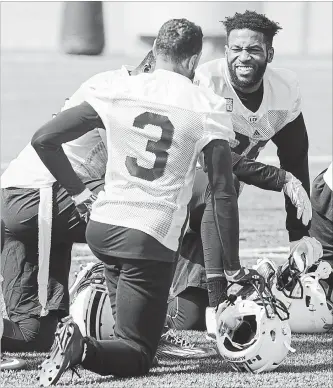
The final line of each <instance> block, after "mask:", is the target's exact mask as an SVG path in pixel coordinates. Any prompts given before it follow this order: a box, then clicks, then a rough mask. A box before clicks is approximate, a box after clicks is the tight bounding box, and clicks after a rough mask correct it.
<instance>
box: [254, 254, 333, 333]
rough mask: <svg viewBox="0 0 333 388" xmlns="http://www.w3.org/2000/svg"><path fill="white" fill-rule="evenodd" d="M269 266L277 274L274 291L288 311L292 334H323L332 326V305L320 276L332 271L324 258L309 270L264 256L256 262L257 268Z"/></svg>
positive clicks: (323, 276) (327, 274) (322, 277)
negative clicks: (278, 263) (302, 270)
mask: <svg viewBox="0 0 333 388" xmlns="http://www.w3.org/2000/svg"><path fill="white" fill-rule="evenodd" d="M267 266H270V268H273V270H274V272H275V275H274V277H273V282H272V293H273V294H274V296H275V297H276V298H277V299H279V300H280V301H282V302H283V304H284V305H285V306H286V307H287V309H288V311H289V315H290V317H289V324H290V328H291V331H292V332H293V333H323V332H327V331H328V330H329V329H330V328H332V327H333V304H332V302H331V301H329V300H327V298H326V294H325V291H324V288H323V287H322V285H321V283H320V279H327V278H328V277H329V275H330V273H331V271H332V268H331V266H330V265H329V264H328V263H327V262H325V261H319V262H317V263H316V264H315V265H313V266H312V267H310V268H308V269H307V270H306V272H305V273H304V272H299V271H298V270H297V268H295V267H294V268H292V267H291V266H286V265H282V266H280V267H279V268H277V267H276V266H275V265H274V263H273V262H272V261H270V260H268V259H264V260H262V261H260V262H259V263H258V264H257V271H258V272H259V273H260V271H261V269H260V268H264V267H267Z"/></svg>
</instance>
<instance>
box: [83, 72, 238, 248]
mask: <svg viewBox="0 0 333 388" xmlns="http://www.w3.org/2000/svg"><path fill="white" fill-rule="evenodd" d="M116 84H118V85H119V88H118V87H116ZM86 101H87V102H88V103H89V104H90V105H92V107H93V108H94V109H95V110H96V112H97V113H98V114H99V116H100V117H101V119H102V121H103V123H104V125H105V128H106V134H107V144H108V164H107V171H106V175H105V191H103V192H101V193H100V194H99V196H98V198H97V201H96V202H95V203H94V205H93V210H92V214H91V219H92V220H95V221H98V222H101V223H106V224H113V225H118V226H123V227H127V228H133V229H137V230H141V231H143V232H145V233H147V234H149V235H150V236H152V237H154V238H155V239H157V240H158V241H159V242H160V243H162V244H163V245H164V246H166V247H167V248H169V249H171V250H173V251H176V250H177V248H178V239H179V236H180V233H181V228H182V226H183V224H184V222H185V219H186V214H187V205H188V202H189V201H190V198H191V194H192V186H193V181H194V176H195V166H196V163H197V160H198V157H199V154H200V152H201V151H202V149H203V147H205V146H206V145H207V144H208V143H209V142H210V141H211V140H213V139H225V140H230V137H233V136H234V134H233V131H232V129H231V121H230V116H229V115H228V114H227V113H226V104H225V99H223V98H220V97H219V96H217V95H216V94H215V93H213V92H212V91H211V90H210V89H208V88H205V87H198V86H196V85H193V84H192V82H191V81H190V80H189V79H187V78H185V77H183V76H181V75H179V74H176V73H173V72H170V71H165V70H156V71H155V72H154V73H151V74H147V73H146V74H140V75H137V76H135V77H128V78H127V79H126V81H125V82H116V83H113V88H112V89H106V88H104V89H92V90H91V93H88V94H87V97H86Z"/></svg>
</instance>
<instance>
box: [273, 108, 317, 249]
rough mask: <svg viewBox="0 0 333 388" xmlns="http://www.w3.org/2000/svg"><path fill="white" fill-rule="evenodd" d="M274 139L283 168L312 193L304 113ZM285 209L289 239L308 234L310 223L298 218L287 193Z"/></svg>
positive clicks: (308, 192) (297, 238) (292, 239)
mask: <svg viewBox="0 0 333 388" xmlns="http://www.w3.org/2000/svg"><path fill="white" fill-rule="evenodd" d="M272 140H273V142H274V143H275V144H276V146H277V149H278V151H277V154H278V157H279V159H280V166H281V168H283V169H284V170H286V171H289V172H290V173H291V174H293V175H294V176H295V177H296V178H297V179H299V180H300V181H301V183H302V185H303V187H304V189H305V191H306V192H307V194H308V195H310V176H309V164H308V149H309V142H308V135H307V131H306V127H305V123H304V119H303V115H302V114H300V115H299V116H298V117H297V118H296V119H295V120H294V121H293V122H291V123H289V124H287V125H286V126H285V127H284V128H283V129H282V130H281V131H280V132H278V133H277V134H276V135H275V136H274V137H273V139H272ZM285 209H286V212H287V217H286V229H287V230H288V232H289V240H290V241H295V240H299V239H301V238H302V237H303V236H308V235H309V225H307V226H305V225H303V223H302V221H301V220H300V219H297V209H296V208H295V207H294V206H293V204H292V203H291V201H290V198H289V197H288V196H286V195H285Z"/></svg>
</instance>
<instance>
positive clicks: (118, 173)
mask: <svg viewBox="0 0 333 388" xmlns="http://www.w3.org/2000/svg"><path fill="white" fill-rule="evenodd" d="M202 37H203V35H202V31H201V28H200V27H198V26H196V25H195V24H193V23H191V22H189V21H187V20H186V19H173V20H170V21H168V22H166V23H165V24H164V25H163V26H162V28H161V29H160V31H159V33H158V36H157V39H156V42H155V46H154V50H155V54H156V68H155V71H154V72H153V73H152V74H141V75H138V76H137V77H128V78H127V79H124V80H120V81H119V82H115V83H114V84H113V85H112V87H104V88H103V87H102V88H98V89H91V90H88V91H87V94H86V101H85V102H84V103H82V104H81V105H80V106H78V107H75V108H72V109H70V110H68V111H66V112H62V113H60V114H59V115H58V116H57V117H56V118H55V119H54V120H53V121H50V122H49V123H47V124H45V125H44V126H43V127H42V128H40V129H39V130H38V131H37V132H36V134H35V135H34V136H33V139H32V145H33V147H34V148H35V150H36V152H37V153H38V155H39V157H40V158H41V159H42V161H43V162H44V164H45V165H46V167H47V168H48V169H49V170H50V171H51V172H52V175H53V176H54V177H55V178H56V179H57V181H58V182H59V183H60V184H61V185H62V186H63V187H64V188H65V189H66V190H67V191H68V193H69V194H70V195H71V196H73V197H74V198H76V199H77V198H78V197H79V198H80V201H78V202H80V203H82V202H86V204H87V203H88V202H89V200H90V199H91V193H90V192H89V190H88V189H87V188H86V187H85V185H84V184H83V182H82V181H81V180H80V179H79V177H78V176H77V175H76V173H75V171H74V170H73V168H72V166H71V165H70V163H69V161H68V158H67V157H66V155H65V154H64V153H63V152H62V146H61V144H62V143H63V142H65V141H69V140H72V139H74V138H77V137H80V136H82V135H83V134H84V133H87V132H89V131H91V130H92V129H93V128H96V127H99V128H104V129H105V131H106V134H107V140H108V141H107V148H108V163H107V169H106V174H105V187H104V191H103V192H101V193H100V194H99V195H98V198H97V200H96V201H95V202H94V203H93V204H92V211H91V215H90V220H89V222H88V225H87V230H86V238H87V242H88V244H89V246H90V248H91V250H92V251H93V253H94V254H95V256H97V257H98V258H99V259H100V260H101V261H102V262H103V263H104V274H105V277H106V284H107V287H108V290H109V294H110V297H111V295H112V294H115V295H116V322H115V331H114V334H115V335H114V336H115V338H114V339H113V340H110V341H98V340H96V339H94V338H92V337H83V336H82V334H81V333H80V330H79V327H78V325H77V324H75V322H74V321H73V320H72V318H70V317H69V318H68V319H65V320H64V321H63V322H62V323H61V324H59V325H58V328H57V332H56V335H55V336H56V338H55V341H54V344H53V347H52V351H51V353H50V355H49V357H48V358H47V359H46V360H45V361H44V362H43V364H42V366H41V371H40V376H39V377H40V383H41V384H42V385H44V386H49V385H51V384H55V383H56V382H57V381H58V380H59V378H60V377H61V375H62V374H63V373H64V372H65V371H66V370H67V369H69V368H75V367H76V366H78V365H80V364H81V365H82V366H83V367H85V368H86V369H89V370H91V371H94V372H96V373H99V374H100V375H114V376H118V377H129V376H141V375H144V374H146V373H147V372H148V371H149V369H150V368H151V366H152V363H153V359H154V356H155V354H156V351H157V347H158V344H159V341H160V338H161V335H162V332H163V327H164V323H165V318H166V311H167V299H168V294H169V289H170V286H171V282H172V276H173V271H174V261H175V259H176V258H177V251H178V248H179V241H180V239H181V236H182V229H183V228H184V226H185V225H186V221H187V206H188V203H189V201H190V199H191V194H192V186H193V181H194V176H195V166H196V163H197V161H198V159H199V156H200V154H201V151H202V152H203V154H204V164H205V166H206V167H207V173H208V176H209V181H210V186H211V190H212V198H214V205H213V207H214V211H213V213H212V218H213V221H212V222H213V223H215V228H216V229H217V230H218V233H217V232H215V234H214V235H216V234H219V236H220V238H221V240H220V243H221V246H222V245H223V246H224V247H225V250H224V252H223V253H224V254H223V256H219V260H223V261H224V262H225V268H226V271H228V274H229V275H230V276H232V275H233V274H239V270H240V268H241V266H240V262H239V254H238V248H239V246H238V244H239V238H238V236H239V228H238V206H237V197H236V192H235V189H234V186H233V177H232V156H231V151H230V147H229V140H230V137H233V136H234V134H233V132H232V130H231V123H230V116H229V115H228V114H227V111H226V103H225V99H221V98H220V97H218V96H217V95H216V94H214V93H213V92H211V91H210V90H209V89H208V88H204V87H200V88H198V87H196V86H195V85H193V83H192V82H191V80H192V79H193V76H194V72H195V69H196V67H197V64H198V62H199V59H200V55H201V51H202ZM175 40H177V42H175ZM147 144H148V145H147ZM152 154H154V155H153V156H152ZM185 183H186V184H185ZM78 202H77V203H78ZM88 208H90V206H87V211H88ZM223 214H228V215H229V218H228V222H227V223H226V222H225V219H223V217H222V216H223ZM222 225H223V228H222ZM114 266H117V267H119V268H120V269H121V271H120V276H119V281H118V282H117V284H115V283H114V282H113V279H112V268H113V267H114ZM251 277H252V274H247V273H244V276H243V275H242V276H240V279H238V278H237V280H243V281H250V280H251ZM152 316H153V317H154V319H151V318H152Z"/></svg>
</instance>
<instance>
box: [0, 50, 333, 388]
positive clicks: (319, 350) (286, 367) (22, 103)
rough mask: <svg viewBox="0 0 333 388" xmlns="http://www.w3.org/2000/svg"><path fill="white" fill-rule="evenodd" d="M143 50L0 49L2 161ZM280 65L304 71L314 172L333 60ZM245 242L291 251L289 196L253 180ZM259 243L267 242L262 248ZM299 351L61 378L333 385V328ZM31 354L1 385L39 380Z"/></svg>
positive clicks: (270, 151) (323, 150)
mask: <svg viewBox="0 0 333 388" xmlns="http://www.w3.org/2000/svg"><path fill="white" fill-rule="evenodd" d="M139 60H140V58H124V57H116V58H110V57H70V56H67V57H66V56H62V55H59V54H55V53H51V54H45V53H22V52H20V53H14V52H2V55H1V163H2V165H1V167H2V169H3V168H4V167H5V166H6V164H7V163H8V162H9V161H10V160H11V159H12V158H14V157H15V156H16V155H17V154H18V152H19V151H20V150H21V149H22V148H23V147H24V146H25V145H26V144H27V142H28V141H29V140H30V139H31V136H32V134H33V133H34V132H35V130H36V129H38V127H39V126H40V125H42V124H43V123H44V122H45V121H46V120H49V119H50V118H51V115H52V113H54V112H56V111H58V110H59V108H60V107H61V106H62V105H63V102H64V99H65V98H66V97H68V96H70V95H71V94H72V93H73V92H74V91H75V90H76V89H77V88H78V86H79V85H80V84H81V83H82V82H83V81H84V80H86V79H87V78H88V77H90V76H92V75H93V74H95V73H98V72H101V71H106V70H110V69H115V68H117V67H119V66H120V65H121V64H124V63H128V64H134V65H135V64H137V63H138V62H139ZM275 65H276V66H277V67H288V68H290V69H292V70H294V71H295V72H296V73H297V74H298V76H299V79H300V83H301V89H302V94H303V113H304V116H305V120H306V123H307V127H308V132H309V139H310V174H311V179H313V178H314V177H315V175H316V174H318V173H319V172H320V171H321V170H322V169H323V168H325V167H326V166H327V165H328V160H329V159H330V157H331V155H332V87H331V85H332V63H331V62H329V61H319V60H312V61H309V60H302V59H298V60H296V59H288V60H287V59H283V58H281V59H279V58H277V60H276V61H275ZM262 155H263V160H266V161H267V160H268V161H270V160H272V162H273V163H274V164H275V163H276V161H275V160H276V158H275V149H274V146H271V145H270V146H268V147H267V149H265V150H264V151H263V153H262ZM239 207H240V229H241V233H240V238H241V239H240V247H241V257H242V261H243V263H244V264H245V265H251V264H252V263H253V262H254V261H255V259H256V258H258V257H263V256H265V255H268V256H271V257H273V258H275V259H276V260H278V261H279V260H282V259H283V258H285V257H286V249H287V234H286V231H285V227H284V219H285V213H284V201H283V196H282V194H280V193H272V192H265V191H262V190H259V189H256V188H253V187H247V188H245V190H244V193H243V194H242V196H241V198H240V204H239ZM260 249H261V250H260ZM73 256H74V258H75V260H74V261H73V264H72V271H71V273H72V276H71V278H72V279H73V274H74V272H75V271H77V270H78V268H79V264H80V263H86V262H87V260H91V257H90V256H89V252H88V251H87V250H86V249H84V247H82V246H77V247H75V249H74V251H73ZM183 334H184V335H185V336H186V337H187V338H188V339H189V340H191V341H192V342H194V343H200V344H202V343H205V341H206V340H205V336H204V334H203V333H198V332H183ZM292 345H293V346H294V347H295V348H296V350H297V352H296V353H295V354H289V356H288V357H287V358H286V359H285V361H284V363H283V364H282V365H281V366H280V367H279V368H278V370H277V371H276V372H274V373H267V374H262V375H259V376H257V375H249V374H240V373H235V372H232V371H231V368H230V367H229V366H228V365H227V364H226V363H224V362H223V361H222V360H221V359H219V358H217V357H216V358H210V359H206V360H201V361H186V362H185V361H184V362H170V361H168V362H167V361H165V362H163V361H162V362H161V364H160V366H158V367H156V368H154V369H152V371H151V372H150V374H149V376H146V377H142V378H136V379H114V378H110V377H100V376H98V375H95V374H93V373H90V372H87V371H84V372H82V374H81V378H77V377H74V378H73V380H72V381H71V374H70V373H67V374H66V375H65V376H64V377H63V378H62V379H61V384H62V385H63V386H67V387H71V386H73V387H74V386H75V387H81V386H82V387H93V386H98V387H121V388H129V387H135V388H138V387H195V388H196V387H198V388H201V387H204V388H213V387H247V388H257V387H270V388H275V387H295V388H296V387H302V388H303V387H304V388H305V387H330V386H332V385H333V375H332V364H333V357H332V336H331V334H324V335H294V336H293V341H292ZM19 356H20V357H22V358H24V359H26V360H27V361H28V367H27V369H26V370H23V371H18V372H2V373H1V380H0V386H1V387H35V386H38V382H37V381H36V380H35V377H36V368H37V365H38V364H39V363H40V362H41V360H42V358H43V355H38V354H20V355H19Z"/></svg>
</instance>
